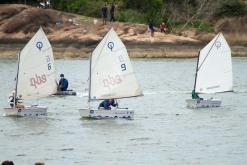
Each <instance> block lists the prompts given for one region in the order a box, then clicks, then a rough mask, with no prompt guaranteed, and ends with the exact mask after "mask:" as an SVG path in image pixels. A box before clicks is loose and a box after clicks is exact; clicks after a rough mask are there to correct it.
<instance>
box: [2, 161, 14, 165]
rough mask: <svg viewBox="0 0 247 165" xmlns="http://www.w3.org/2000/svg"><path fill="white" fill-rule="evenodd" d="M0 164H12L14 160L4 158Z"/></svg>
mask: <svg viewBox="0 0 247 165" xmlns="http://www.w3.org/2000/svg"><path fill="white" fill-rule="evenodd" d="M1 165H14V162H13V161H11V160H5V161H3V162H2V163H1Z"/></svg>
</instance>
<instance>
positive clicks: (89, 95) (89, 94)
mask: <svg viewBox="0 0 247 165" xmlns="http://www.w3.org/2000/svg"><path fill="white" fill-rule="evenodd" d="M91 73H92V53H91V54H90V56H89V86H88V104H89V108H90V101H91Z"/></svg>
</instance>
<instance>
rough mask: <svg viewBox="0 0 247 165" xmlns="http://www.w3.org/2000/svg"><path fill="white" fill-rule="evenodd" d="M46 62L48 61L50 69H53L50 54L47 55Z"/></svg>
mask: <svg viewBox="0 0 247 165" xmlns="http://www.w3.org/2000/svg"><path fill="white" fill-rule="evenodd" d="M45 57H46V62H47V68H48V70H51V58H50V56H49V55H46V56H45Z"/></svg>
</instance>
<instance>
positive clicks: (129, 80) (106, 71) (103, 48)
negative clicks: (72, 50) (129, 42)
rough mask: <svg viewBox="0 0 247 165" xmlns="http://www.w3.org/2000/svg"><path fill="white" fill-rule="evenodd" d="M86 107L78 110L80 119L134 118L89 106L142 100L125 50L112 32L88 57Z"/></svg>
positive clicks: (128, 113)
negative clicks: (113, 100)
mask: <svg viewBox="0 0 247 165" xmlns="http://www.w3.org/2000/svg"><path fill="white" fill-rule="evenodd" d="M89 61H90V65H89V88H88V107H86V108H84V109H79V113H80V115H81V116H82V117H89V118H133V117H134V111H133V110H129V109H128V108H125V109H123V108H119V107H117V108H116V109H112V110H102V109H99V108H93V107H92V106H91V102H93V101H99V100H104V99H122V98H130V97H137V96H141V95H143V94H142V89H141V87H140V84H139V83H138V81H137V79H136V77H135V74H134V70H133V68H132V65H131V62H130V59H129V56H128V52H127V49H126V47H125V45H124V44H123V42H122V41H121V40H120V38H119V37H118V35H117V33H116V32H115V31H114V29H113V28H111V29H110V30H109V32H108V33H107V34H106V35H105V36H104V38H103V39H102V40H101V42H100V43H99V44H98V46H97V47H96V48H95V49H94V51H93V52H92V54H91V55H90V60H89Z"/></svg>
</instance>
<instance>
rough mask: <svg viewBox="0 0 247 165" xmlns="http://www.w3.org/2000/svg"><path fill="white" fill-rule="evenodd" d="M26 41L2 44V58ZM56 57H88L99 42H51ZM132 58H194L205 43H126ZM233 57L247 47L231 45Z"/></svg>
mask: <svg viewBox="0 0 247 165" xmlns="http://www.w3.org/2000/svg"><path fill="white" fill-rule="evenodd" d="M25 44H26V43H14V44H0V52H1V53H0V59H15V58H17V54H18V52H19V51H20V50H21V49H22V48H23V47H24V46H25ZM51 44H52V47H53V52H54V57H55V58H56V59H62V58H64V59H65V58H88V56H89V55H90V53H91V52H92V51H93V49H94V48H95V47H96V45H97V44H90V45H86V44H85V43H51ZM125 45H126V47H127V49H128V52H129V56H130V57H131V58H193V57H196V56H197V54H198V51H199V50H200V49H201V48H202V47H203V44H199V43H198V44H191V43H179V44H178V43H176V44H171V43H131V42H126V43H125ZM231 50H232V56H233V57H247V47H244V46H237V45H236V46H231Z"/></svg>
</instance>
